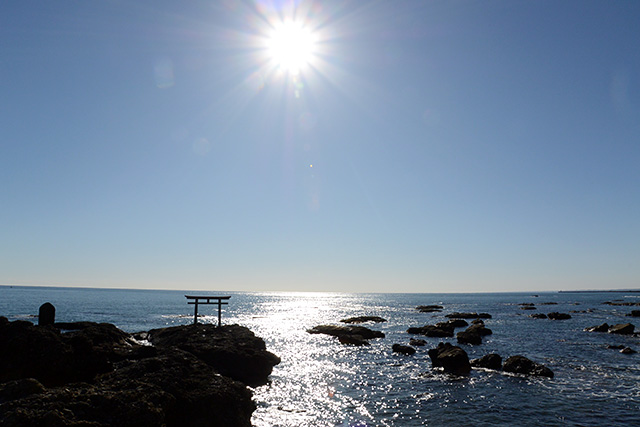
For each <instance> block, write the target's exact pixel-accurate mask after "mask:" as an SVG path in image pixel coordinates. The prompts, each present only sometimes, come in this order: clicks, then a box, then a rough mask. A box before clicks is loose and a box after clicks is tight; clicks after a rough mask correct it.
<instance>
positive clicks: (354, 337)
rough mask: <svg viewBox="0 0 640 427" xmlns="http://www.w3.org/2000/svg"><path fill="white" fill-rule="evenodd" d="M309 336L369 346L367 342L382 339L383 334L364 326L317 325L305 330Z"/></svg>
mask: <svg viewBox="0 0 640 427" xmlns="http://www.w3.org/2000/svg"><path fill="white" fill-rule="evenodd" d="M307 332H308V333H310V334H325V335H331V336H333V337H337V338H338V341H340V342H341V343H342V344H353V345H369V342H368V340H370V339H373V338H384V333H383V332H380V331H374V330H372V329H369V328H366V327H364V326H339V325H318V326H314V327H313V328H311V329H308V330H307Z"/></svg>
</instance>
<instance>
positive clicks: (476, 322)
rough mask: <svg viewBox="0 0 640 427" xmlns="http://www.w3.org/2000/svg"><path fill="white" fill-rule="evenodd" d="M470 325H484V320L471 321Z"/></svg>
mask: <svg viewBox="0 0 640 427" xmlns="http://www.w3.org/2000/svg"><path fill="white" fill-rule="evenodd" d="M471 324H472V325H484V320H482V319H475V320H472V321H471Z"/></svg>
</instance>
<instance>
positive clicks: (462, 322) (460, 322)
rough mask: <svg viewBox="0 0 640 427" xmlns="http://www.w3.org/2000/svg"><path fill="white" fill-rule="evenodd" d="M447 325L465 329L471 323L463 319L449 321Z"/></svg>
mask: <svg viewBox="0 0 640 427" xmlns="http://www.w3.org/2000/svg"><path fill="white" fill-rule="evenodd" d="M446 323H448V324H450V325H451V326H453V327H454V328H464V327H465V326H469V323H468V322H467V321H466V320H463V319H449V321H448V322H446ZM483 323H484V322H483Z"/></svg>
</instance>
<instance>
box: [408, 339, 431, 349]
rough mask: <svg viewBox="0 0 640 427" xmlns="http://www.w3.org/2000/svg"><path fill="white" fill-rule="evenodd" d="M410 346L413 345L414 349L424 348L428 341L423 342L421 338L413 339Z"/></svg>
mask: <svg viewBox="0 0 640 427" xmlns="http://www.w3.org/2000/svg"><path fill="white" fill-rule="evenodd" d="M409 345H412V346H414V347H423V346H425V345H427V341H425V340H421V339H419V338H411V339H410V340H409Z"/></svg>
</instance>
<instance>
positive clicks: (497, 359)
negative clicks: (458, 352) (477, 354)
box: [470, 353, 502, 371]
mask: <svg viewBox="0 0 640 427" xmlns="http://www.w3.org/2000/svg"><path fill="white" fill-rule="evenodd" d="M470 363H471V366H473V367H474V368H485V369H492V370H494V371H500V370H502V357H501V356H500V355H499V354H495V353H491V354H487V355H485V356H482V357H481V358H479V359H473V360H472V361H471V362H470Z"/></svg>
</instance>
